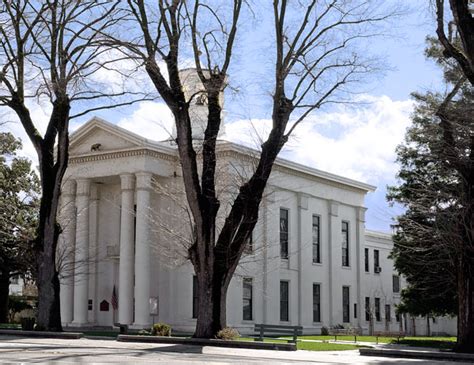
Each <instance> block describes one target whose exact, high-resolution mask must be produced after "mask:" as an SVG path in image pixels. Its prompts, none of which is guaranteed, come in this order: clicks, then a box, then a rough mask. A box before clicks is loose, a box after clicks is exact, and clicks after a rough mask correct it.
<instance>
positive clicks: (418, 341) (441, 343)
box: [285, 336, 456, 349]
mask: <svg viewBox="0 0 474 365" xmlns="http://www.w3.org/2000/svg"><path fill="white" fill-rule="evenodd" d="M285 338H286V337H285ZM298 339H299V340H319V341H328V340H331V341H334V336H299V337H298ZM337 340H338V341H354V336H337ZM357 341H358V342H359V341H360V342H376V338H375V336H357ZM378 342H379V343H394V344H396V343H397V339H396V338H393V337H379V338H378ZM455 343H456V337H405V338H402V339H400V344H401V345H407V346H414V347H433V348H440V349H450V348H453V347H454V344H455Z"/></svg>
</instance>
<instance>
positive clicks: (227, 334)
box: [216, 327, 240, 341]
mask: <svg viewBox="0 0 474 365" xmlns="http://www.w3.org/2000/svg"><path fill="white" fill-rule="evenodd" d="M216 337H217V338H218V339H220V340H226V341H231V340H235V339H236V338H239V337H240V333H239V331H237V330H236V329H235V328H232V327H226V328H223V329H221V330H220V331H219V332H217V335H216Z"/></svg>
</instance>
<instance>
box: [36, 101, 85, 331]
mask: <svg viewBox="0 0 474 365" xmlns="http://www.w3.org/2000/svg"><path fill="white" fill-rule="evenodd" d="M69 110H70V103H69V99H68V98H67V97H65V98H63V99H58V100H56V101H55V102H54V105H53V111H52V113H51V120H50V123H49V126H48V129H47V131H46V133H45V137H44V140H43V142H42V144H41V150H40V151H39V152H38V156H39V162H40V172H41V193H42V196H41V205H40V216H39V227H38V237H37V239H36V246H35V249H36V259H37V262H36V267H37V270H38V273H37V275H38V276H37V285H38V318H37V327H38V328H39V329H42V330H47V331H62V326H61V311H60V299H59V298H60V297H59V274H58V270H57V267H56V254H57V252H56V250H57V246H58V237H59V233H60V227H59V225H58V224H57V223H56V215H57V212H58V207H59V197H60V195H61V184H62V181H63V177H64V173H65V172H66V168H67V164H68V156H69V133H68V128H69ZM56 142H57V148H56V156H55V153H54V152H55V143H56ZM85 300H87V298H85Z"/></svg>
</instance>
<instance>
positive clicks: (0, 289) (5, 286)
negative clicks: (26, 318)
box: [0, 274, 10, 323]
mask: <svg viewBox="0 0 474 365" xmlns="http://www.w3.org/2000/svg"><path fill="white" fill-rule="evenodd" d="M9 289H10V276H9V275H8V274H0V323H7V322H8V294H9Z"/></svg>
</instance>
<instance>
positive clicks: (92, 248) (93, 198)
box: [88, 184, 99, 323]
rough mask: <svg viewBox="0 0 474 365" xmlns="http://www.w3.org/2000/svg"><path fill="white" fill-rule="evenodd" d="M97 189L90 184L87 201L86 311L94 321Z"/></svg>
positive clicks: (95, 304)
mask: <svg viewBox="0 0 474 365" xmlns="http://www.w3.org/2000/svg"><path fill="white" fill-rule="evenodd" d="M98 214H99V189H98V185H97V184H91V189H90V203H89V299H92V310H91V311H88V322H89V323H95V322H96V320H97V318H96V315H97V308H98V303H97V279H98V277H97V261H98V259H99V257H98V256H99V252H98V238H97V235H98V219H99V216H98Z"/></svg>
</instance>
